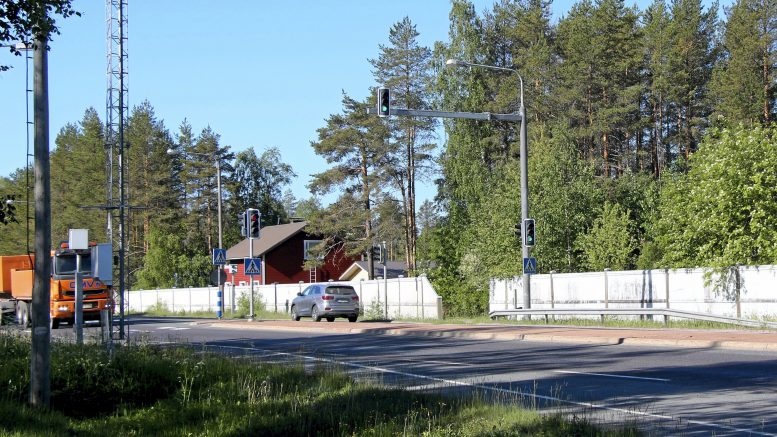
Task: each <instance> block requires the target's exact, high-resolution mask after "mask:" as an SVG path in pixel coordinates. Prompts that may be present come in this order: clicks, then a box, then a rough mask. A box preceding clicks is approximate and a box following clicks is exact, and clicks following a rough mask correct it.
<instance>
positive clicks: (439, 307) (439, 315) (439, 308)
mask: <svg viewBox="0 0 777 437" xmlns="http://www.w3.org/2000/svg"><path fill="white" fill-rule="evenodd" d="M437 318H438V319H442V318H443V314H442V297H440V296H437Z"/></svg>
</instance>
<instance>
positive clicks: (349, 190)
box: [308, 94, 391, 276]
mask: <svg viewBox="0 0 777 437" xmlns="http://www.w3.org/2000/svg"><path fill="white" fill-rule="evenodd" d="M374 101H375V100H374V99H368V100H367V102H358V101H356V100H354V99H352V98H351V97H349V96H348V95H345V94H344V95H343V113H342V114H334V115H331V116H330V117H329V118H328V119H327V122H326V126H325V127H322V128H320V129H318V141H317V142H313V143H312V144H311V145H312V147H313V150H314V151H315V152H316V154H318V155H321V156H323V157H324V158H326V160H327V163H329V164H330V165H332V167H331V168H329V169H328V170H326V171H323V172H321V173H317V174H315V175H313V180H312V181H311V182H310V184H309V185H308V188H309V189H310V191H311V192H312V193H313V194H326V193H329V192H331V191H333V190H334V189H336V188H340V189H342V190H343V192H344V194H343V195H342V196H341V197H340V199H338V201H337V202H336V203H335V205H333V206H330V207H329V208H327V209H325V210H322V211H320V213H319V214H314V216H313V217H310V219H309V220H310V224H311V229H312V230H314V231H317V232H319V233H320V234H322V235H325V236H327V237H328V239H327V244H329V245H340V244H345V250H346V253H348V254H350V255H355V254H359V253H366V254H367V256H368V262H369V266H370V268H369V272H370V276H372V271H373V268H372V267H373V265H374V260H373V259H372V251H371V250H370V248H371V247H372V245H373V244H376V243H377V242H376V241H375V233H374V230H373V224H374V223H373V222H374V220H375V217H374V214H373V211H372V208H373V204H374V202H375V197H376V195H377V194H378V193H379V192H380V191H381V184H380V181H381V180H383V181H385V180H386V179H387V176H386V174H385V172H384V171H383V170H385V168H386V163H387V161H388V160H389V157H390V152H391V150H390V149H389V145H388V141H387V138H388V132H387V130H386V126H385V125H384V124H383V123H382V122H381V121H380V120H379V119H378V118H377V117H372V116H368V115H367V111H366V108H367V107H368V106H369V105H370V102H374ZM348 200H351V201H353V202H354V205H352V206H349V207H345V206H344V205H347V203H348ZM355 229H363V231H355ZM338 247H339V246H338Z"/></svg>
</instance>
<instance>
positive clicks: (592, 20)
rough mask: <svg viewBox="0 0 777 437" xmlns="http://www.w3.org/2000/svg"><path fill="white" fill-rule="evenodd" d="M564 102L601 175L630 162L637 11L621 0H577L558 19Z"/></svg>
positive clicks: (637, 56)
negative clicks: (571, 110) (597, 0)
mask: <svg viewBox="0 0 777 437" xmlns="http://www.w3.org/2000/svg"><path fill="white" fill-rule="evenodd" d="M558 32H559V46H560V51H561V55H562V57H563V62H562V66H561V77H562V88H563V89H565V90H566V91H565V92H564V93H563V95H562V105H563V106H564V107H569V108H573V112H572V113H571V114H570V115H572V117H571V118H572V119H571V122H572V127H573V128H575V129H576V130H577V132H578V134H577V135H578V141H580V143H581V146H583V147H582V150H583V151H584V153H585V154H586V155H587V156H588V157H590V158H594V157H595V156H597V158H596V160H597V161H598V162H599V163H601V172H602V175H603V176H605V177H614V176H617V175H619V174H620V173H622V172H623V171H624V169H625V168H627V167H629V165H630V162H631V160H630V159H629V158H630V156H631V151H632V150H633V148H634V141H635V138H636V136H635V131H636V129H637V126H638V124H637V121H638V110H639V90H640V82H639V80H640V77H639V74H640V67H641V65H642V55H641V51H640V47H639V42H640V39H639V38H640V35H639V30H638V27H637V14H636V11H635V10H633V9H630V8H626V7H625V6H624V3H623V1H622V0H601V1H599V2H597V3H596V4H595V5H594V4H592V3H590V2H589V1H583V2H581V3H578V4H576V5H575V6H574V7H573V8H572V11H571V12H570V15H569V16H568V17H567V18H566V19H564V20H562V21H561V22H560V23H559V30H558Z"/></svg>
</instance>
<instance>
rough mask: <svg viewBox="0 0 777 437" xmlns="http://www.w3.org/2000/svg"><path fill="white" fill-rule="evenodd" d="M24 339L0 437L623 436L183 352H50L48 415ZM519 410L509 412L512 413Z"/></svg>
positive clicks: (15, 354)
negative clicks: (32, 402) (32, 401)
mask: <svg viewBox="0 0 777 437" xmlns="http://www.w3.org/2000/svg"><path fill="white" fill-rule="evenodd" d="M29 351H30V344H29V341H28V339H27V338H25V337H22V336H20V335H18V334H8V333H2V332H0V362H2V363H3V366H1V367H0V436H30V435H32V436H59V435H86V436H116V435H140V436H144V435H153V436H181V435H187V436H243V435H278V436H281V435H283V436H294V435H332V436H341V435H342V436H345V435H369V436H393V435H424V436H450V435H455V436H475V435H477V436H484V435H485V436H511V435H527V436H528V435H532V436H534V435H541V436H569V435H579V436H595V435H607V436H624V435H625V436H631V435H637V434H638V433H637V431H635V430H633V429H630V428H627V429H618V430H611V429H607V430H605V429H600V428H597V427H596V426H593V425H592V424H590V423H588V422H585V421H582V420H577V419H573V420H564V419H562V418H561V417H560V416H542V415H539V414H537V413H535V412H533V411H528V410H525V409H523V408H521V407H519V406H518V405H517V404H516V403H511V402H509V401H508V402H504V401H503V402H502V403H500V404H497V405H493V404H491V403H490V402H487V401H486V400H484V399H482V398H479V397H477V396H467V395H460V396H456V397H454V396H442V395H439V394H423V393H417V392H408V391H403V390H398V389H387V388H383V387H380V386H375V385H367V384H360V383H356V382H354V381H353V380H352V379H351V378H349V377H348V376H347V375H345V374H344V373H342V372H340V371H337V370H333V369H331V368H315V369H312V370H311V369H309V368H305V367H304V366H303V364H302V363H296V364H294V363H292V364H291V365H289V364H285V365H278V364H267V363H261V362H254V361H252V360H238V359H233V358H229V357H226V356H222V355H217V354H203V353H198V352H197V351H195V350H194V349H193V348H183V347H178V348H158V347H153V346H150V345H137V346H130V347H117V348H116V349H115V351H114V352H113V354H112V355H111V356H109V354H108V353H107V352H106V351H105V349H104V348H102V347H101V346H99V345H85V346H75V345H71V344H63V343H54V344H52V355H51V363H52V365H51V404H52V406H51V410H49V411H41V410H37V409H32V408H29V407H27V406H26V403H25V400H26V395H27V391H28V390H29ZM516 402H517V401H516Z"/></svg>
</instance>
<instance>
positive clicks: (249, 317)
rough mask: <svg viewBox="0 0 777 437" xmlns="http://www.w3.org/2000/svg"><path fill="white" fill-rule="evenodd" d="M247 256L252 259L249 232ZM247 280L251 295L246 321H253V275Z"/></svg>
mask: <svg viewBox="0 0 777 437" xmlns="http://www.w3.org/2000/svg"><path fill="white" fill-rule="evenodd" d="M246 217H248V214H246ZM248 258H250V259H251V260H253V259H254V238H253V237H252V236H251V235H250V234H249V235H248ZM248 281H249V282H250V283H251V295H250V299H248V321H250V322H253V321H254V275H249V276H248Z"/></svg>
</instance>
